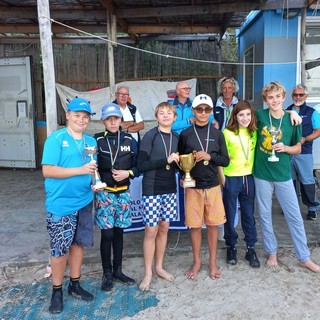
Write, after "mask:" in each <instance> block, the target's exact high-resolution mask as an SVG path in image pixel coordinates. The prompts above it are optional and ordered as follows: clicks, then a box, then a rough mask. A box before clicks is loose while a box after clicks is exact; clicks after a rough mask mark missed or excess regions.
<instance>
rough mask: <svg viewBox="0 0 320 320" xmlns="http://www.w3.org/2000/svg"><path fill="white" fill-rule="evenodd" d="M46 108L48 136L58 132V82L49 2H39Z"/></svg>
mask: <svg viewBox="0 0 320 320" xmlns="http://www.w3.org/2000/svg"><path fill="white" fill-rule="evenodd" d="M37 8H38V16H39V29H40V40H41V54H42V66H43V79H44V93H45V106H46V121H47V136H48V137H49V135H50V134H51V133H52V132H53V131H55V130H57V127H58V121H57V107H56V102H57V101H56V81H55V73H54V62H53V61H54V60H53V49H52V42H51V24H50V21H49V20H48V19H46V18H43V17H50V9H49V0H38V1H37Z"/></svg>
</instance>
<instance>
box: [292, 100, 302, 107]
mask: <svg viewBox="0 0 320 320" xmlns="http://www.w3.org/2000/svg"><path fill="white" fill-rule="evenodd" d="M303 104H304V101H295V102H294V105H295V106H297V107H300V106H302V105H303Z"/></svg>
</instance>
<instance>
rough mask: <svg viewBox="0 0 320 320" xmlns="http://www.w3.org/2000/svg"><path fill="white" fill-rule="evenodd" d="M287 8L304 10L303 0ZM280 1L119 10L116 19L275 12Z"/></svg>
mask: <svg viewBox="0 0 320 320" xmlns="http://www.w3.org/2000/svg"><path fill="white" fill-rule="evenodd" d="M288 5H289V8H305V7H306V2H305V0H290V1H289V3H288ZM282 8H283V3H282V1H275V0H274V1H272V0H271V1H264V2H261V1H241V2H240V1H234V2H230V1H225V2H224V3H220V4H212V5H192V6H168V7H154V8H150V7H149V8H146V7H141V8H119V9H117V13H116V15H117V17H119V18H125V19H129V18H143V17H144V18H147V17H170V16H183V15H188V16H189V15H191V16H193V15H211V14H219V13H230V12H250V11H252V10H275V9H282Z"/></svg>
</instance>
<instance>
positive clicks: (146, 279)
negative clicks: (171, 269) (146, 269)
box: [139, 275, 152, 291]
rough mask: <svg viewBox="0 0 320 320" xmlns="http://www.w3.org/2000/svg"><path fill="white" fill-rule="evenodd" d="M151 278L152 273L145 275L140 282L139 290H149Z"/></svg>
mask: <svg viewBox="0 0 320 320" xmlns="http://www.w3.org/2000/svg"><path fill="white" fill-rule="evenodd" d="M151 280H152V275H145V276H144V278H143V280H142V282H141V283H140V286H139V289H140V290H141V291H149V290H150V284H151Z"/></svg>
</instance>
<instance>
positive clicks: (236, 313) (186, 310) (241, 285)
mask: <svg viewBox="0 0 320 320" xmlns="http://www.w3.org/2000/svg"><path fill="white" fill-rule="evenodd" d="M311 250H312V258H315V259H314V260H315V261H316V260H317V259H316V257H319V253H320V248H319V247H318V246H313V247H312V248H311ZM257 253H258V256H259V258H260V261H261V267H260V268H259V269H253V268H251V267H250V266H249V265H248V262H247V261H246V260H245V259H244V255H245V251H244V249H242V248H240V249H238V260H239V262H238V264H237V265H236V266H229V265H227V264H226V262H225V254H226V250H225V249H219V250H218V261H219V267H220V270H221V272H222V278H221V279H216V280H211V279H210V278H209V274H208V273H209V269H208V267H207V261H208V252H206V251H203V252H202V257H203V267H202V269H201V271H200V272H199V274H198V276H197V278H196V279H195V280H189V279H187V278H186V277H185V276H184V272H185V271H186V270H187V269H188V268H189V267H190V265H191V263H192V254H191V253H175V252H173V253H171V252H170V254H169V253H168V254H167V256H166V257H165V267H166V269H167V270H168V271H169V272H171V273H172V274H173V275H174V276H175V280H174V282H172V283H170V282H167V281H165V280H163V279H161V278H159V277H156V276H154V277H153V279H152V283H151V289H150V290H151V292H152V293H154V294H155V295H156V297H157V298H158V299H159V303H158V305H157V306H156V307H151V308H149V309H146V310H144V311H141V312H140V313H138V314H137V315H135V316H134V317H132V318H128V317H127V318H125V319H166V320H167V319H181V320H182V319H247V320H249V319H319V318H320V315H319V314H320V305H319V302H318V298H319V293H318V291H319V289H318V288H319V282H320V274H316V273H312V272H311V271H309V270H307V269H305V268H302V267H300V266H299V264H298V261H297V260H296V258H295V256H294V253H293V251H292V249H290V248H287V249H280V251H279V266H278V267H277V268H274V269H271V268H269V267H267V266H266V264H265V261H266V256H265V254H264V253H263V250H262V249H258V250H257ZM123 269H124V271H125V272H126V273H127V274H128V275H130V276H133V277H134V278H135V279H136V281H137V283H138V284H139V282H140V281H141V280H142V278H143V258H142V257H135V258H125V259H124V263H123ZM44 273H45V265H43V264H41V265H33V266H28V267H6V268H3V269H2V274H1V276H0V286H1V288H2V290H4V289H5V288H9V287H11V286H12V285H14V284H24V283H30V284H32V283H34V282H38V281H45V280H44V278H43V276H44ZM100 276H101V265H100V263H94V264H85V265H84V266H83V273H82V277H100ZM111 294H112V293H111Z"/></svg>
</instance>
